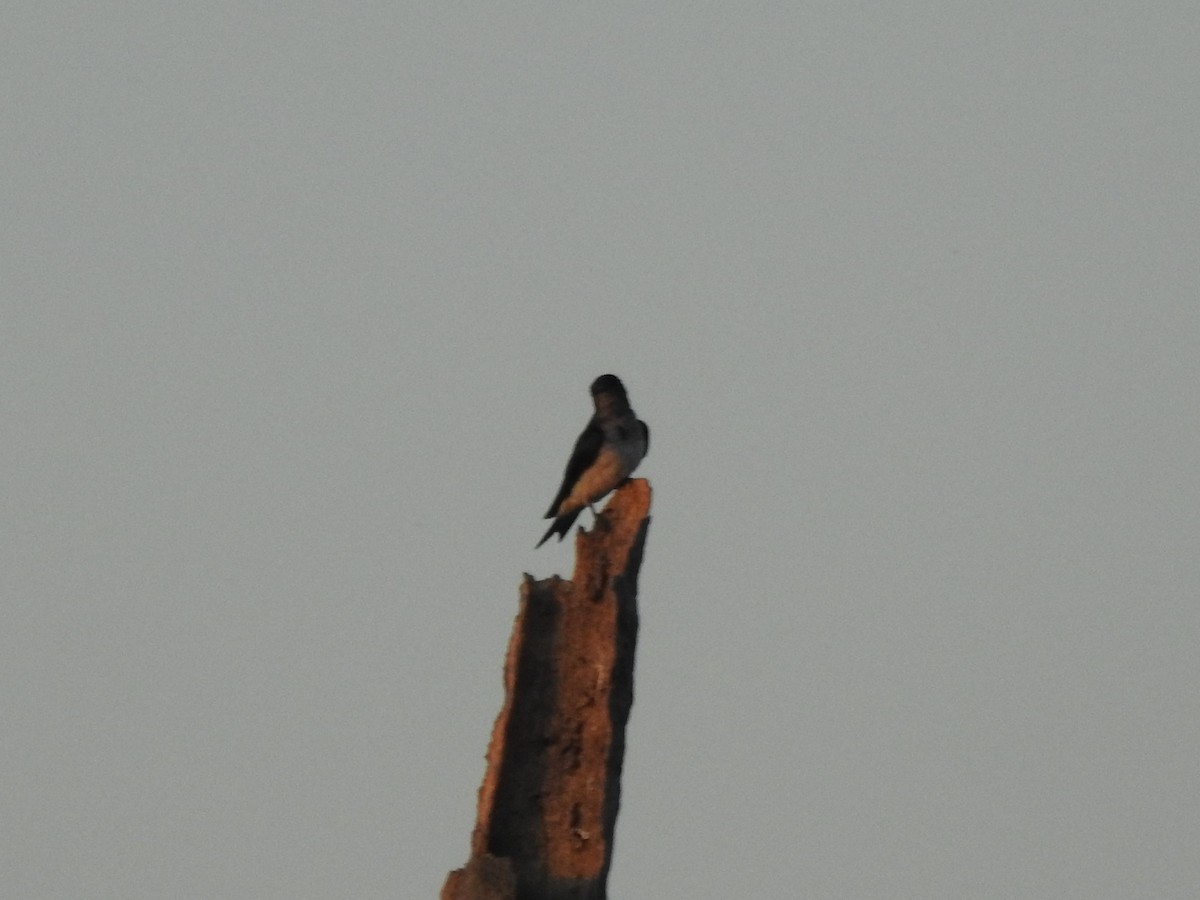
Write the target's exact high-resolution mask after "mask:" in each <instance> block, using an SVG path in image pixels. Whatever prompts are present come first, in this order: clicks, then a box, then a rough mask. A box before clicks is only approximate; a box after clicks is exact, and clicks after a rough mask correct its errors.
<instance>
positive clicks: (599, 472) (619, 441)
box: [534, 375, 650, 549]
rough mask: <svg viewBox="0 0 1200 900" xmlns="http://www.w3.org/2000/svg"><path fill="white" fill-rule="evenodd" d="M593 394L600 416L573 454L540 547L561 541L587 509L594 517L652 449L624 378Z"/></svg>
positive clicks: (608, 380)
mask: <svg viewBox="0 0 1200 900" xmlns="http://www.w3.org/2000/svg"><path fill="white" fill-rule="evenodd" d="M591 392H592V403H593V404H594V405H595V407H596V412H595V413H594V414H593V415H592V418H591V420H590V421H589V422H588V423H587V427H586V428H584V429H583V433H582V434H581V435H579V439H578V440H577V441H576V442H575V449H574V450H573V451H571V458H570V459H569V460H568V461H567V468H566V471H565V472H564V473H563V481H562V487H560V488H559V489H558V494H557V495H556V496H555V498H554V502H553V503H551V504H550V508H549V509H548V510H546V515H545V518H547V519H553V520H554V521H553V522H552V523H551V525H550V528H549V530H547V531H546V533H545V534H544V535H542V539H541V540H540V541H538V542H537V547H540V546H542V544H544V543H546V541H547V540H549V539H550V535H552V534H557V535H558V539H559V541H561V540H562V539H563V537H565V536H566V533H567V532H568V531H569V530H570V528H571V525H572V524H573V523H574V522H575V519H576V518H577V517H578V516H579V514H580V513H581V512H582V511H583V508H584V507H585V506H586V507H589V508H590V509H591V510H592V513H593V515H594V514H595V512H596V510H595V508H594V507H592V504H593V503H595V502H596V501H597V500H599V499H600V498H601V497H603V496H604V495H605V494H607V493H608V492H609V491H611V490H612V489H613V488H615V487H616V486H617V485H619V484H620V483H621V482H623V481H624V480H625V479H626V478H628V477H629V476H630V474H632V472H633V470H634V469H636V468H637V465H638V463H639V462H641V461H642V457H644V456H645V455H646V452H647V451H648V450H649V449H650V429H649V427H648V426H647V425H646V423H645V422H643V421H642V420H641V419H639V418H638V417H637V415H636V414H635V413H634V411H633V409H632V408H631V407H630V406H629V395H628V394H626V393H625V385H623V384H621V379H620V378H618V377H617V376H616V375H601V376H600V377H599V378H597V379H596V380H595V381H593V382H592V387H591ZM537 547H535V548H534V549H537Z"/></svg>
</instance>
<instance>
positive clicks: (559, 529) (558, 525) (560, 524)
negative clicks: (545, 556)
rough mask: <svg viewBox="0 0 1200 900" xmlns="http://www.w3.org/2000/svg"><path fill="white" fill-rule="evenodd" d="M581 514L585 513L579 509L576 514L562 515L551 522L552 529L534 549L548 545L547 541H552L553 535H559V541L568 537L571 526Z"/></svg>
mask: <svg viewBox="0 0 1200 900" xmlns="http://www.w3.org/2000/svg"><path fill="white" fill-rule="evenodd" d="M581 512H583V510H581V509H577V510H575V511H574V512H569V513H566V514H565V515H561V516H559V517H558V518H557V519H555V520H554V521H553V522H551V523H550V527H549V528H548V529H547V530H546V533H545V534H543V535H542V539H541V540H540V541H538V542H537V545H536V546H535V547H534V548H533V549H534V550H536V549H537V548H538V547H540V546H542V544H544V543H546V541H548V540H550V535H552V534H557V535H558V539H559V540H560V541H561V540H562V539H563V538H564V537H566V534H567V532H568V531H570V530H571V526H572V525H574V524H575V520H576V519H578V518H579V514H580V513H581Z"/></svg>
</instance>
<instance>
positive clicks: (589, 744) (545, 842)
mask: <svg viewBox="0 0 1200 900" xmlns="http://www.w3.org/2000/svg"><path fill="white" fill-rule="evenodd" d="M649 512H650V485H649V483H648V482H647V481H645V480H644V479H638V480H636V481H630V482H627V483H626V484H625V485H623V486H622V487H620V488H619V489H618V490H617V492H616V493H615V494H614V495H613V498H612V500H611V501H610V502H609V504H608V506H607V507H605V509H604V510H603V512H601V513H600V515H599V517H598V518H597V520H596V525H595V527H594V528H593V529H592V531H590V532H582V531H581V532H580V533H579V534H578V536H577V537H576V540H575V577H574V578H573V579H572V580H571V581H563V580H562V579H561V578H559V577H557V576H554V577H552V578H548V579H546V580H544V581H534V580H533V579H532V578H531V577H530V576H529V575H526V576H525V581H524V583H523V584H522V585H521V605H520V610H519V612H518V613H517V620H516V622H515V623H514V625H513V632H512V637H511V638H510V639H509V644H508V657H507V659H506V661H505V665H504V688H505V700H504V707H503V708H502V709H501V710H500V715H499V716H497V718H496V724H495V726H494V727H493V729H492V740H491V743H490V744H489V746H488V752H487V773H486V774H485V775H484V779H483V785H482V786H481V787H480V789H479V809H478V813H477V815H476V821H475V830H474V832H473V834H472V836H471V858H470V859H469V860H468V862H467V865H466V866H465V867H464V868H462V869H457V870H455V871H453V872H451V873H450V875H449V876H448V877H447V878H446V883H445V885H444V886H443V888H442V894H441V897H442V900H604V897H605V882H606V881H607V878H608V868H609V864H610V862H611V860H612V847H613V831H614V828H615V825H616V821H617V808H618V806H619V805H620V795H621V763H622V760H623V758H624V755H625V723H626V721H627V720H628V719H629V709H630V707H631V706H632V705H633V661H634V649H635V646H636V644H637V629H638V613H637V577H638V569H639V568H640V566H641V562H642V549H643V547H644V545H645V541H646V529H647V527H648V526H649V524H650V518H649Z"/></svg>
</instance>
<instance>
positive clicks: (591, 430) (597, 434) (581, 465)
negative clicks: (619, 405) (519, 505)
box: [543, 417, 604, 519]
mask: <svg viewBox="0 0 1200 900" xmlns="http://www.w3.org/2000/svg"><path fill="white" fill-rule="evenodd" d="M603 446H604V430H603V429H602V428H601V427H600V423H599V422H597V421H596V419H595V418H594V417H593V418H592V420H591V421H590V422H588V424H587V428H585V429H583V434H581V435H579V440H577V441H576V442H575V449H574V450H572V451H571V458H570V459H569V460H568V461H567V470H566V472H564V473H563V482H562V487H560V488H559V489H558V495H557V496H556V497H555V498H554V502H553V503H551V504H550V509H548V510H547V511H546V515H545V516H544V517H543V518H546V519H553V518H554V517H555V516H557V515H558V505H559V504H560V503H562V502H563V500H565V499H566V498H567V495H568V494H570V493H571V488H573V487H575V482H577V481H578V480H579V476H580V475H582V474H583V473H584V472H586V471H587V469H588V467H589V466H590V465H591V464H592V463H594V462H595V461H596V457H598V456H599V455H600V448H601V447H603Z"/></svg>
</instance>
